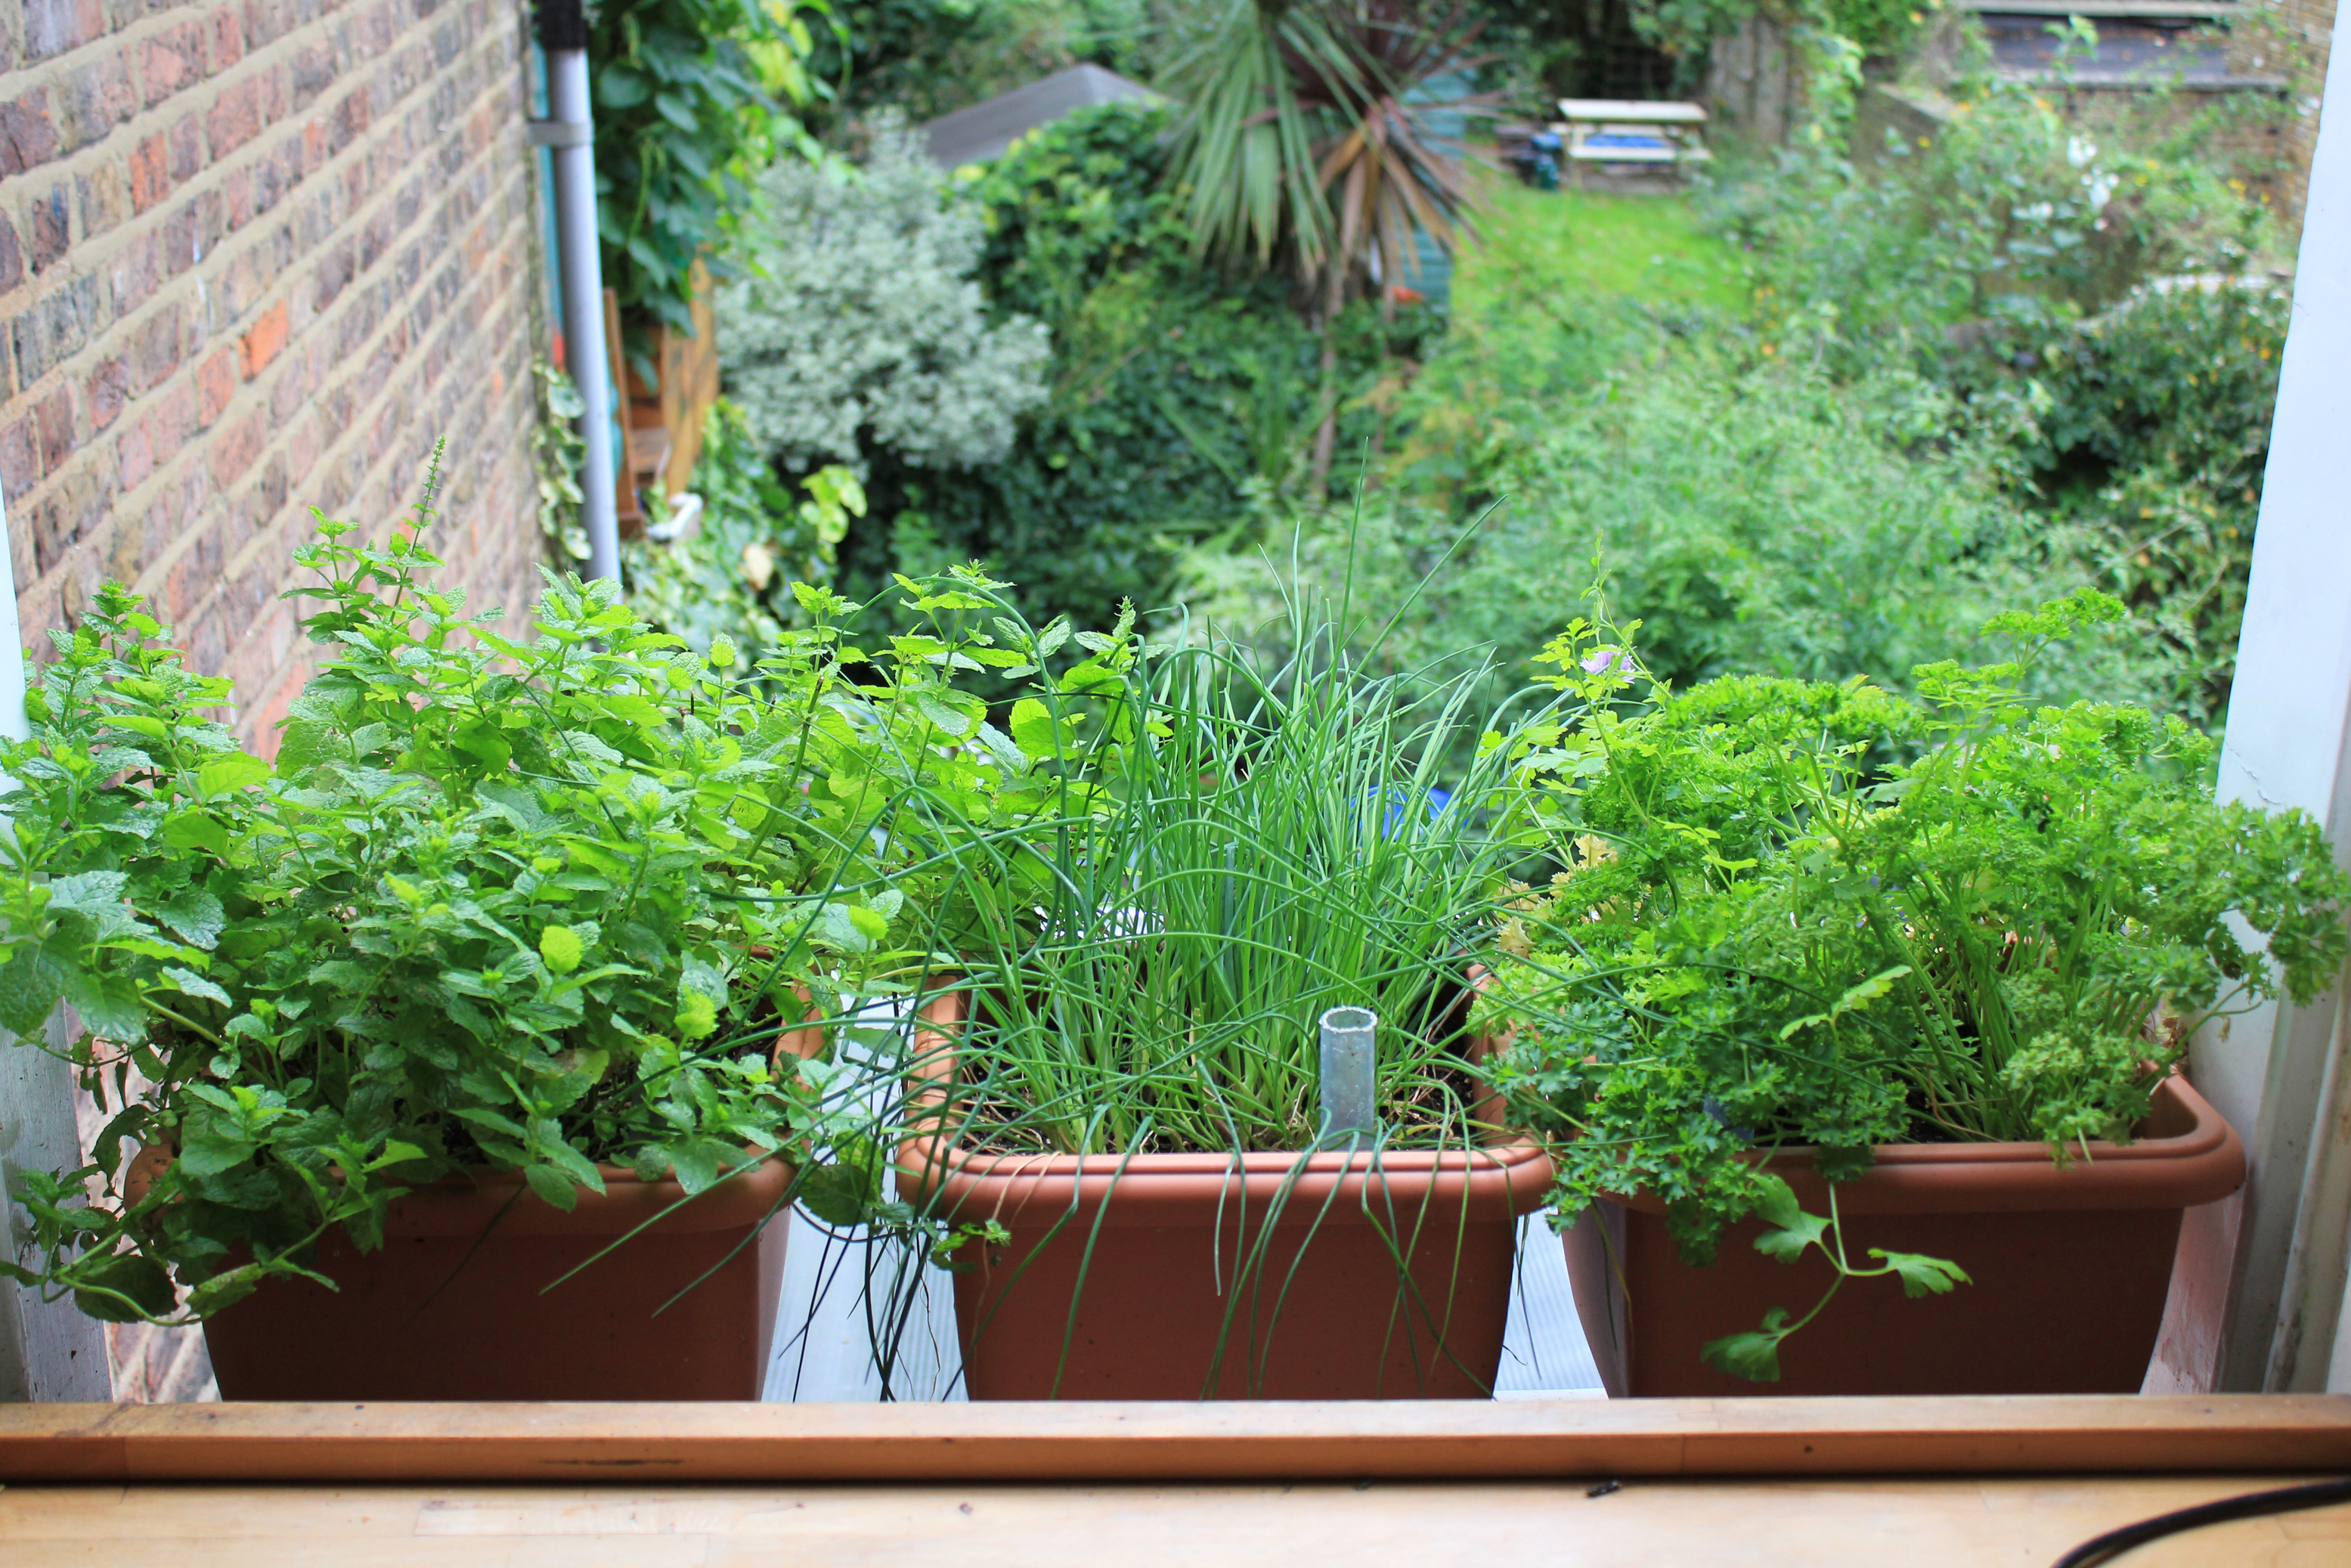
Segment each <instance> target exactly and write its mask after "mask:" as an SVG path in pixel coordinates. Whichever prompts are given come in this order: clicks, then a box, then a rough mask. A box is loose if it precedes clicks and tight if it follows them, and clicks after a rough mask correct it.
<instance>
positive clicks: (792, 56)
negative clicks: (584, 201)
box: [588, 0, 821, 379]
mask: <svg viewBox="0 0 2351 1568" xmlns="http://www.w3.org/2000/svg"><path fill="white" fill-rule="evenodd" d="M815 8H816V9H819V10H821V7H820V6H819V7H815ZM799 9H800V7H799V5H798V3H797V0H603V4H601V5H596V6H592V7H590V26H589V33H588V64H589V70H590V76H591V77H592V78H593V80H594V82H595V86H596V214H597V227H598V229H599V230H600V231H601V235H602V239H603V267H604V281H605V283H606V285H607V286H608V287H611V289H612V291H613V292H614V293H615V294H616V295H618V296H619V297H620V301H621V306H622V309H623V310H625V311H628V312H629V313H630V314H632V315H633V314H634V313H635V312H636V311H638V310H641V309H642V310H644V311H648V312H650V313H651V314H653V316H655V317H656V318H658V319H661V320H664V321H666V322H667V323H668V324H669V325H670V326H672V327H674V328H676V329H679V330H681V331H687V332H691V331H692V330H693V329H694V320H693V316H692V313H691V310H690V308H689V307H690V306H691V305H692V303H693V299H694V264H695V259H696V258H697V257H703V256H707V257H709V258H710V259H711V260H713V261H714V262H715V263H716V265H717V267H719V269H720V270H721V271H722V272H723V271H724V270H725V269H726V256H725V253H726V251H728V250H729V249H730V248H731V245H732V242H733V241H734V240H735V238H736V237H737V234H738V232H739V228H740V224H741V214H742V213H743V212H744V211H745V210H746V209H747V208H748V207H749V206H750V204H751V191H750V187H751V183H752V182H753V180H754V179H755V177H756V176H757V174H758V171H760V170H762V169H764V168H766V167H768V164H770V163H771V162H774V161H775V159H776V158H777V157H778V154H780V153H782V152H786V151H788V150H789V151H794V152H813V151H814V148H813V144H812V143H810V141H809V138H808V133H807V132H806V131H803V130H802V129H801V127H800V124H799V120H797V119H795V118H794V116H793V112H792V111H793V109H794V108H795V107H797V106H803V105H805V104H807V103H808V102H809V101H810V99H811V97H813V96H814V93H815V90H816V89H815V85H814V83H812V82H811V80H810V77H809V75H808V72H807V70H806V69H805V61H806V57H807V56H808V53H809V50H810V47H811V43H812V40H811V38H810V29H809V26H808V24H807V23H806V22H804V21H803V20H802V19H801V18H800V16H799ZM639 369H640V371H641V372H642V373H643V374H644V375H645V376H646V377H647V378H648V379H651V378H652V377H653V369H652V367H651V365H650V363H649V362H648V363H647V364H644V365H641V366H640V367H639Z"/></svg>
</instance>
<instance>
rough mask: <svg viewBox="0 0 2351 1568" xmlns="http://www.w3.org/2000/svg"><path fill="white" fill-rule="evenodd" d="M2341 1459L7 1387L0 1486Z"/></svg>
mask: <svg viewBox="0 0 2351 1568" xmlns="http://www.w3.org/2000/svg"><path fill="white" fill-rule="evenodd" d="M2321 1470H2334V1471H2337V1472H2340V1471H2345V1470H2351V1396H2342V1395H2252V1396H2172V1397H2144V1396H2061V1397H2039V1396H2027V1397H2013V1398H1928V1399H1755V1400H1703V1399H1685V1400H1665V1399H1660V1400H1585V1399H1563V1400H1534V1399H1529V1400H1507V1401H1497V1402H1491V1403H1489V1402H1484V1401H1479V1402H1462V1403H1439V1402H1426V1403H1424V1402H1418V1401H1402V1400H1398V1401H1387V1402H1369V1403H1361V1404H1217V1405H1121V1404H1075V1403H1072V1404H1060V1405H373V1406H350V1405H168V1406H108V1405H17V1406H0V1481H5V1482H8V1483H11V1484H21V1483H24V1482H40V1481H51V1482H57V1481H62V1482H90V1481H95V1482H110V1483H118V1484H119V1483H127V1482H147V1481H239V1482H337V1483H345V1484H351V1483H375V1482H419V1481H442V1482H464V1483H510V1482H518V1481H519V1482H543V1481H562V1482H567V1483H574V1484H576V1483H580V1482H583V1481H600V1480H611V1481H637V1482H642V1481H644V1480H647V1479H653V1478H658V1479H660V1480H661V1482H662V1483H664V1484H676V1483H686V1482H696V1483H700V1482H738V1483H739V1482H769V1481H794V1482H831V1481H901V1482H956V1483H969V1482H1004V1481H1055V1482H1110V1481H1181V1482H1203V1481H1217V1480H1232V1479H1252V1480H1261V1479H1266V1478H1269V1477H1279V1478H1283V1479H1294V1480H1313V1479H1361V1478H1379V1477H1390V1478H1396V1479H1412V1480H1416V1481H1433V1480H1446V1479H1461V1480H1499V1479H1515V1478H1557V1477H1562V1476H1613V1477H1636V1476H1655V1477H1673V1476H1678V1477H1694V1476H1828V1475H1843V1476H1865V1475H1943V1476H1980V1475H2021V1474H2089V1473H2107V1474H2112V1473H2117V1472H2141V1473H2147V1472H2158V1473H2160V1472H2170V1473H2191V1472H2202V1473H2218V1472H2227V1471H2268V1472H2311V1471H2321Z"/></svg>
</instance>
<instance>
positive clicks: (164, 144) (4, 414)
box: [0, 0, 540, 1400]
mask: <svg viewBox="0 0 2351 1568" xmlns="http://www.w3.org/2000/svg"><path fill="white" fill-rule="evenodd" d="M524 49H525V40H524V33H523V13H522V10H521V7H520V5H519V4H518V0H230V3H228V4H217V3H199V0H0V497H5V505H6V509H7V519H8V548H9V551H10V558H11V561H12V564H13V565H14V568H15V571H16V587H17V590H18V599H17V613H18V615H19V617H20V619H21V621H22V622H23V626H24V631H25V635H26V640H27V641H28V642H31V643H36V644H37V645H38V646H40V647H42V648H46V647H47V638H46V637H45V636H44V635H43V634H42V633H43V632H44V631H45V630H46V629H47V628H49V627H53V626H59V625H66V624H69V623H70V622H71V621H72V620H73V617H74V615H75V613H76V612H77V610H78V607H79V606H81V605H83V604H84V603H86V602H88V601H89V597H90V594H91V592H92V591H93V590H94V589H95V587H96V586H97V584H98V583H99V581H100V580H104V579H106V578H114V579H117V580H123V581H128V582H131V583H133V584H134V585H136V586H137V587H138V588H139V589H140V590H141V591H144V592H146V593H148V594H150V595H152V597H153V598H154V599H155V600H156V601H157V602H158V606H159V614H160V616H161V618H162V619H164V620H166V621H168V622H172V624H173V625H174V626H175V627H176V628H177V629H178V637H179V640H180V642H181V643H182V645H183V647H185V648H186V649H187V651H188V653H189V654H190V656H191V663H192V664H193V665H194V666H195V667H196V668H198V669H201V670H204V671H205V672H207V673H219V674H229V675H231V676H233V677H234V678H235V688H236V689H235V695H236V705H237V708H236V721H237V726H238V728H239V729H240V731H241V732H242V733H243V734H244V736H245V737H246V739H247V740H248V741H250V742H253V743H256V744H258V745H260V746H262V747H265V748H266V747H271V746H272V744H273V739H274V737H273V728H274V726H275V723H276V721H277V719H278V718H279V717H281V716H283V714H284V709H285V705H286V704H287V702H288V701H289V700H290V699H291V698H292V696H293V695H294V694H295V692H297V691H298V689H299V687H300V685H301V682H302V680H303V678H304V676H305V675H306V674H308V652H309V650H308V644H306V643H302V642H301V641H300V640H299V639H298V634H297V632H296V631H295V626H294V622H295V620H296V618H297V613H298V612H297V611H296V609H295V607H294V606H292V605H290V604H287V603H281V602H280V601H278V600H277V593H278V591H280V589H282V588H284V587H287V586H288V585H289V584H290V582H291V580H292V577H293V574H292V573H291V571H290V568H289V561H288V554H289V551H290V549H292V547H293V546H294V545H296V544H297V543H299V542H300V541H301V540H302V539H303V538H305V537H307V535H308V530H309V528H310V527H311V519H310V516H309V511H308V507H310V506H312V505H316V506H318V507H320V508H322V509H323V510H325V511H327V512H328V513H329V515H330V516H334V517H344V518H347V519H349V520H350V521H353V522H356V523H359V524H360V525H361V527H362V528H365V529H367V530H368V531H369V532H371V533H380V532H381V530H382V529H384V528H387V527H389V525H390V524H391V523H392V521H393V520H394V519H395V518H396V517H398V516H399V515H400V513H401V512H402V509H403V508H404V507H405V506H406V505H407V503H408V502H409V500H410V499H411V498H412V497H413V496H414V495H415V493H416V490H417V486H418V481H419V476H420V474H421V471H422V467H423V460H424V458H425V456H426V455H427V454H428V453H429V452H430V450H431V448H432V445H433V442H434V438H435V437H437V436H441V435H446V436H447V437H448V438H449V441H450V455H449V458H448V462H447V466H446V483H445V486H444V491H443V495H442V500H441V504H440V509H441V511H442V513H443V515H444V518H445V519H446V521H444V524H443V526H442V528H441V530H440V532H439V535H438V537H437V538H436V539H435V540H434V544H435V548H436V549H438V550H439V552H440V553H441V554H442V555H444V556H445V557H447V558H448V559H449V560H450V562H451V564H452V566H453V567H454V568H455V569H457V571H458V573H459V574H460V575H461V577H462V579H463V580H465V582H466V584H467V585H468V587H469V588H470V589H471V590H472V591H473V595H474V602H475V604H477V605H483V606H486V605H489V604H494V603H506V604H511V605H516V606H519V605H520V604H522V603H523V602H524V601H526V599H527V596H528V594H529V593H530V592H531V591H533V590H534V589H535V587H536V583H537V579H536V576H535V573H534V570H533V568H534V563H535V562H536V560H537V559H538V538H539V534H538V525H537V519H536V517H535V515H534V512H535V507H536V489H535V486H533V484H532V481H531V472H530V461H529V455H528V445H527V438H528V427H529V424H530V422H531V420H532V418H533V417H534V402H533V392H532V386H531V377H530V371H529V364H530V357H531V342H532V333H533V312H532V301H533V300H534V299H535V298H538V287H539V286H538V281H537V280H538V277H539V276H540V274H539V265H540V264H539V260H538V255H537V247H538V233H539V229H538V221H537V216H536V214H537V206H536V201H537V195H536V191H535V184H534V177H533V168H534V163H533V160H532V157H531V154H530V152H529V151H528V147H527V146H526V144H525V140H524V135H523V131H522V128H521V121H522V120H523V119H524V117H525V115H526V113H527V111H528V99H527V97H526V95H525V91H524V78H523V74H522V72H523V65H522V61H523V57H524ZM82 1109H83V1114H84V1117H85V1119H86V1120H88V1119H92V1118H94V1114H95V1107H92V1106H89V1105H87V1104H86V1105H85V1106H84V1107H83V1108H82ZM93 1130H94V1129H93ZM107 1340H108V1350H109V1353H110V1361H111V1363H112V1372H113V1379H114V1390H115V1396H116V1397H117V1398H120V1399H137V1400H152V1399H175V1398H177V1399H185V1398H197V1397H204V1396H208V1395H209V1394H210V1391H211V1372H210V1368H209V1366H208V1365H207V1364H206V1362H205V1358H204V1342H203V1339H202V1337H201V1336H200V1335H199V1334H197V1333H194V1332H193V1331H156V1330H152V1329H146V1328H140V1327H127V1326H123V1325H111V1326H110V1329H109V1331H108V1335H107Z"/></svg>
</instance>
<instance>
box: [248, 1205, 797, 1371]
mask: <svg viewBox="0 0 2351 1568" xmlns="http://www.w3.org/2000/svg"><path fill="white" fill-rule="evenodd" d="M604 1179H605V1182H606V1184H607V1186H608V1187H609V1188H610V1191H609V1192H608V1193H607V1194H606V1195H605V1196H603V1197H597V1196H596V1195H595V1194H593V1193H581V1194H580V1203H579V1207H577V1208H575V1209H573V1210H572V1211H571V1212H570V1213H569V1214H567V1213H565V1212H563V1211H562V1210H560V1209H558V1208H555V1207H550V1206H549V1205H548V1204H547V1203H545V1202H543V1201H542V1200H541V1199H539V1198H538V1197H537V1196H536V1195H534V1194H532V1193H530V1192H528V1191H527V1190H524V1191H520V1192H519V1193H517V1188H518V1187H519V1186H520V1183H519V1181H518V1180H517V1179H515V1178H510V1177H509V1178H498V1177H486V1178H485V1179H484V1180H483V1181H482V1182H481V1183H480V1184H478V1185H476V1184H475V1183H471V1182H443V1183H438V1184H435V1185H434V1186H429V1187H421V1188H418V1189H417V1190H416V1191H414V1192H412V1193H411V1194H409V1196H408V1197H403V1198H400V1199H397V1200H395V1201H394V1203H393V1204H392V1211H391V1216H390V1218H389V1221H388V1223H387V1224H386V1226H385V1236H384V1244H383V1247H382V1249H381V1250H379V1251H375V1252H360V1251H359V1250H358V1249H356V1248H354V1247H353V1246H352V1245H351V1244H350V1239H348V1238H347V1237H345V1236H344V1235H343V1234H342V1233H341V1231H340V1230H336V1231H332V1232H330V1233H329V1235H328V1236H327V1237H326V1238H325V1239H323V1240H321V1242H320V1243H319V1253H318V1260H317V1264H316V1267H317V1268H318V1270H319V1272H320V1273H322V1274H325V1275H327V1276H328V1277H329V1278H330V1279H332V1280H334V1281H336V1282H337V1283H338V1284H340V1286H341V1287H342V1288H341V1290H340V1291H329V1290H328V1289H326V1288H325V1287H324V1286H322V1285H317V1284H313V1283H312V1282H310V1281H308V1280H289V1281H271V1282H270V1283H268V1284H266V1285H264V1286H263V1287H262V1288H261V1289H260V1290H258V1291H255V1292H254V1293H253V1294H252V1295H250V1296H248V1297H246V1299H245V1300H244V1301H239V1302H238V1303H237V1304H236V1305H235V1306H233V1307H230V1308H229V1309H228V1310H227V1311H225V1312H221V1313H218V1314H216V1315H215V1316H214V1317H213V1318H212V1319H210V1320H209V1321H207V1322H205V1324H204V1343H205V1347H206V1348H207V1349H208V1350H209V1351H210V1352H211V1353H212V1362H213V1370H214V1373H215V1374H216V1375H218V1377H219V1379H220V1390H221V1397H222V1398H224V1399H301V1400H379V1399H393V1400H396V1399H436V1400H455V1399H527V1400H546V1399H597V1400H607V1399H757V1398H758V1397H759V1394H760V1391H761V1386H762V1385H763V1384H764V1383H765V1381H766V1377H767V1370H768V1345H769V1342H770V1341H771V1340H772V1339H773V1338H774V1336H775V1327H776V1321H775V1320H776V1302H777V1297H778V1291H779V1290H780V1288H781V1286H782V1283H783V1268H784V1242H785V1239H786V1238H787V1237H788V1236H789V1233H790V1226H789V1218H790V1217H789V1211H788V1210H785V1209H783V1208H782V1207H780V1205H781V1204H782V1200H783V1197H784V1194H785V1192H786V1191H787V1190H788V1189H789V1187H790V1186H791V1181H792V1166H790V1165H789V1164H788V1163H786V1162H784V1161H782V1160H779V1159H771V1160H768V1161H767V1162H766V1163H765V1164H763V1165H760V1166H755V1167H754V1168H752V1169H751V1170H748V1171H746V1172H745V1173H743V1174H742V1175H741V1176H735V1177H732V1178H730V1179H729V1180H726V1181H724V1182H721V1183H719V1184H718V1185H717V1186H714V1187H712V1188H710V1189H708V1190H707V1191H705V1192H704V1193H703V1194H702V1195H701V1196H700V1197H696V1198H695V1200H694V1201H693V1202H692V1203H690V1204H688V1205H686V1206H685V1207H684V1208H682V1209H680V1210H678V1212H676V1213H675V1214H674V1215H671V1216H669V1217H668V1218H664V1219H661V1220H658V1221H657V1222H656V1223H655V1224H654V1225H653V1227H652V1228H650V1229H648V1230H647V1231H645V1232H644V1234H643V1235H641V1236H635V1237H631V1238H630V1239H629V1240H628V1241H626V1242H624V1243H622V1245H621V1246H620V1247H619V1248H617V1249H615V1250H614V1251H613V1253H612V1255H611V1257H609V1258H606V1259H604V1260H601V1261H600V1262H598V1263H596V1264H595V1265H594V1266H593V1267H591V1268H590V1269H588V1270H585V1271H584V1272H582V1273H581V1274H580V1275H579V1276H578V1277H577V1278H575V1279H572V1280H569V1281H566V1282H565V1283H563V1284H561V1285H559V1286H556V1288H555V1289H553V1290H551V1291H548V1290H545V1287H547V1286H548V1285H549V1284H552V1283H553V1282H554V1281H557V1280H559V1279H561V1278H562V1277H563V1276H564V1275H565V1274H566V1273H568V1272H569V1271H570V1270H572V1269H573V1268H575V1267H577V1266H578V1265H579V1264H580V1263H581V1262H583V1261H585V1260H587V1259H589V1258H591V1257H594V1256H595V1255H596V1253H598V1252H599V1251H601V1250H602V1249H604V1248H605V1247H607V1246H610V1245H611V1243H612V1242H614V1241H617V1240H619V1239H621V1238H622V1236H625V1235H627V1234H628V1233H629V1232H630V1231H631V1230H632V1229H634V1228H636V1227H637V1226H639V1225H641V1224H643V1223H644V1222H645V1221H646V1220H649V1219H653V1217H654V1216H656V1215H658V1214H660V1213H661V1212H662V1211H663V1210H664V1209H665V1208H667V1207H669V1206H670V1205H672V1204H674V1203H675V1202H677V1201H678V1200H679V1199H680V1198H681V1197H684V1189H682V1188H681V1187H679V1186H677V1184H676V1183H674V1182H671V1181H659V1182H643V1181H639V1180H638V1179H637V1178H636V1177H635V1176H634V1175H632V1174H631V1173H630V1172H628V1171H626V1170H624V1169H619V1168H615V1167H611V1166H607V1167H605V1169H604ZM509 1205H511V1207H509ZM755 1232H756V1234H755ZM705 1274H708V1276H709V1277H708V1278H706V1279H705V1278H703V1276H704V1275H705ZM696 1280H700V1281H701V1283H699V1284H695V1281H696ZM688 1285H693V1286H694V1288H693V1289H692V1290H690V1291H688V1290H686V1287H687V1286H688ZM680 1291H684V1292H685V1293H684V1296H683V1297H682V1298H680V1299H679V1300H678V1301H675V1302H674V1303H673V1304H670V1305H668V1306H667V1308H666V1310H664V1303H665V1302H669V1301H670V1298H672V1297H673V1296H677V1295H678V1293H679V1292H680ZM542 1292H543V1293H542ZM656 1312H659V1315H658V1316H656V1315H655V1313H656Z"/></svg>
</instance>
